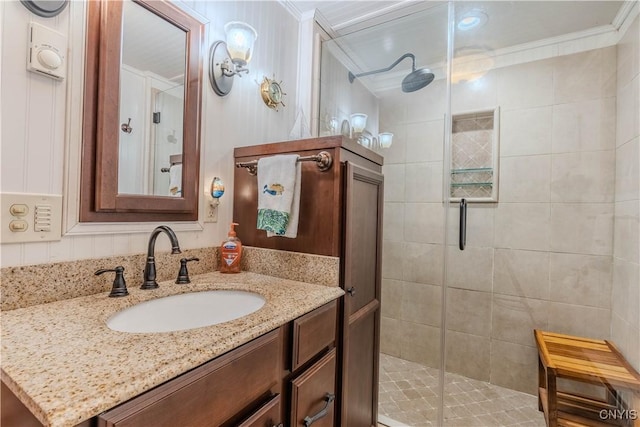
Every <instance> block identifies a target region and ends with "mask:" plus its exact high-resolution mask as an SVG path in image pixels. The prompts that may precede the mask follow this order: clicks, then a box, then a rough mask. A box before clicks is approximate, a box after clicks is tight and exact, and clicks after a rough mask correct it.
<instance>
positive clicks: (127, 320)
mask: <svg viewBox="0 0 640 427" xmlns="http://www.w3.org/2000/svg"><path fill="white" fill-rule="evenodd" d="M264 303H265V299H264V298H263V297H262V296H261V295H258V294H255V293H253V292H245V291H233V290H231V291H229V290H215V291H203V292H190V293H184V294H178V295H172V296H168V297H164V298H158V299H154V300H150V301H145V302H141V303H139V304H136V305H134V306H131V307H128V308H125V309H124V310H122V311H119V312H117V313H116V314H114V315H113V316H111V317H110V318H109V319H108V320H107V326H108V327H109V328H110V329H113V330H114V331H120V332H132V333H133V332H171V331H183V330H185V329H193V328H201V327H203V326H210V325H215V324H218V323H223V322H228V321H230V320H234V319H238V318H240V317H243V316H246V315H248V314H251V313H253V312H254V311H257V310H259V309H260V308H261V307H262V306H263V305H264Z"/></svg>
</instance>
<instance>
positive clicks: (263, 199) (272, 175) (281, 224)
mask: <svg viewBox="0 0 640 427" xmlns="http://www.w3.org/2000/svg"><path fill="white" fill-rule="evenodd" d="M300 176H301V166H300V164H299V162H298V155H295V154H292V155H278V156H271V157H263V158H261V159H259V160H258V224H257V226H258V229H259V230H266V231H267V235H269V236H271V235H276V236H284V237H296V235H297V228H298V218H297V213H298V206H294V203H295V204H299V203H300ZM294 217H295V218H294ZM294 225H295V227H294ZM293 228H295V230H294V229H293Z"/></svg>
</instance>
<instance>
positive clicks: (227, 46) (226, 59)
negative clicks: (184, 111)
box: [209, 21, 258, 96]
mask: <svg viewBox="0 0 640 427" xmlns="http://www.w3.org/2000/svg"><path fill="white" fill-rule="evenodd" d="M224 32H225V34H226V41H222V40H218V41H216V42H214V43H213V44H212V45H211V49H210V50H209V81H210V82H211V87H212V88H213V90H214V92H215V93H217V94H218V95H220V96H225V95H226V94H228V93H229V92H231V88H232V87H233V77H234V76H235V75H238V76H239V77H242V74H241V73H248V72H249V69H248V68H245V67H246V66H247V64H248V63H249V61H250V60H251V55H252V54H253V44H254V42H255V41H256V39H257V38H258V33H257V32H256V30H254V29H253V27H252V26H251V25H249V24H245V23H244V22H239V21H233V22H228V23H227V24H226V25H225V26H224Z"/></svg>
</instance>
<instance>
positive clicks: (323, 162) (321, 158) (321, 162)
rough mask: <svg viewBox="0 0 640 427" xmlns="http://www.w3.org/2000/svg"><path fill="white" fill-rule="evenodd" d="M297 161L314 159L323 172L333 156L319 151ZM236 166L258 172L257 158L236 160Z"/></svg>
mask: <svg viewBox="0 0 640 427" xmlns="http://www.w3.org/2000/svg"><path fill="white" fill-rule="evenodd" d="M298 161H299V162H308V161H314V162H316V165H317V166H318V169H320V171H321V172H324V171H328V170H329V169H331V165H332V164H333V157H331V154H329V153H327V152H326V151H321V152H319V153H318V154H315V155H313V156H304V157H299V158H298ZM236 167H237V168H247V170H248V171H249V173H250V174H251V175H256V174H257V173H258V161H257V160H252V161H250V162H237V163H236Z"/></svg>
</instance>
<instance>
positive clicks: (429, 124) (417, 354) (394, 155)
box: [319, 4, 449, 426]
mask: <svg viewBox="0 0 640 427" xmlns="http://www.w3.org/2000/svg"><path fill="white" fill-rule="evenodd" d="M398 15H399V16H398V17H396V18H395V19H392V20H390V21H387V22H384V23H382V24H378V25H374V26H371V27H369V28H366V29H362V30H358V31H354V32H351V33H349V34H346V35H344V36H342V37H339V38H336V39H333V40H331V41H328V42H325V43H323V46H322V61H321V73H320V80H321V86H320V120H319V122H320V129H319V134H320V135H321V136H324V135H330V134H339V133H341V130H344V129H345V123H346V126H347V127H348V126H349V125H350V123H349V118H350V115H351V114H354V113H364V114H367V116H368V118H367V124H366V126H365V129H364V130H363V131H362V132H361V133H357V134H353V132H351V133H347V134H346V135H347V136H348V137H349V136H350V137H353V138H355V139H360V138H361V137H362V136H366V139H364V138H363V139H361V140H362V141H372V142H373V143H372V144H368V143H366V142H364V143H363V146H365V147H367V148H369V149H374V150H376V151H377V152H378V153H379V154H381V155H382V156H383V157H384V166H383V174H384V177H385V178H384V179H385V185H384V225H383V230H384V231H383V254H382V301H381V310H382V313H381V337H380V374H379V395H378V403H379V405H378V408H379V411H378V416H379V421H380V422H381V423H384V424H387V425H398V423H400V424H403V425H411V426H419V425H438V424H439V422H438V418H439V408H441V407H442V397H441V393H440V389H441V388H440V381H441V365H442V362H443V358H442V346H441V325H442V314H443V309H442V299H443V295H444V294H443V285H444V262H445V249H446V242H445V238H446V234H445V221H446V219H447V210H448V209H449V204H448V203H443V185H444V183H443V176H444V174H443V159H444V156H445V128H446V126H445V121H446V117H447V114H448V102H447V100H448V87H447V86H448V83H447V78H446V76H447V46H448V45H447V42H448V38H447V22H448V5H446V4H440V5H437V6H430V7H429V8H428V9H426V10H422V11H419V12H414V13H407V14H406V15H402V14H398ZM425 40H428V43H427V42H425ZM372 50H374V51H375V52H376V55H363V54H362V52H365V51H367V52H370V51H372ZM424 68H428V70H426V69H424ZM350 75H351V76H352V77H351V78H350ZM403 89H404V90H403ZM351 131H352V130H351ZM381 133H392V134H393V140H392V143H391V146H389V147H385V148H382V147H381V146H380V144H379V143H377V142H379V141H378V135H379V134H381Z"/></svg>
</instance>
